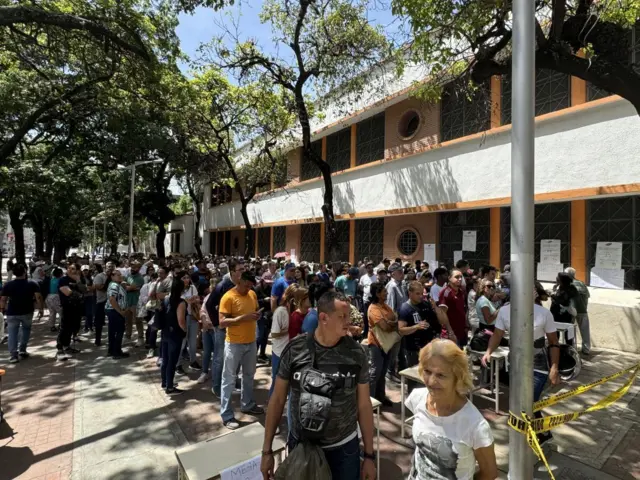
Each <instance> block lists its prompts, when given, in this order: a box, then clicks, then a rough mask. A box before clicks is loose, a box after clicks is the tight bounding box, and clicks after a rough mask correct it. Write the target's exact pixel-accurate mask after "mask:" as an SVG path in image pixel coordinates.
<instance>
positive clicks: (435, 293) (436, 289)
mask: <svg viewBox="0 0 640 480" xmlns="http://www.w3.org/2000/svg"><path fill="white" fill-rule="evenodd" d="M443 288H444V287H441V286H440V285H438V284H437V283H434V284H433V285H431V290H430V291H429V293H430V294H431V298H433V300H434V301H435V302H439V301H440V292H441V291H442V289H443Z"/></svg>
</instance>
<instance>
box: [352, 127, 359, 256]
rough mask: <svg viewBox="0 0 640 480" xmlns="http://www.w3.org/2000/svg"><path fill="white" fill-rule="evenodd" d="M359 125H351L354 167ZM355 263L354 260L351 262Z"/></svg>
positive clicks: (354, 164)
mask: <svg viewBox="0 0 640 480" xmlns="http://www.w3.org/2000/svg"><path fill="white" fill-rule="evenodd" d="M357 127H358V125H357V124H356V123H354V124H353V125H351V168H354V167H355V166H356V163H357V158H356V144H357V142H356V132H357V130H356V128H357ZM351 263H353V262H351Z"/></svg>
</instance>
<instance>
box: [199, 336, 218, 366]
mask: <svg viewBox="0 0 640 480" xmlns="http://www.w3.org/2000/svg"><path fill="white" fill-rule="evenodd" d="M215 342H216V333H215V332H214V331H213V330H202V373H204V374H207V373H209V370H211V356H212V355H213V350H214V348H215Z"/></svg>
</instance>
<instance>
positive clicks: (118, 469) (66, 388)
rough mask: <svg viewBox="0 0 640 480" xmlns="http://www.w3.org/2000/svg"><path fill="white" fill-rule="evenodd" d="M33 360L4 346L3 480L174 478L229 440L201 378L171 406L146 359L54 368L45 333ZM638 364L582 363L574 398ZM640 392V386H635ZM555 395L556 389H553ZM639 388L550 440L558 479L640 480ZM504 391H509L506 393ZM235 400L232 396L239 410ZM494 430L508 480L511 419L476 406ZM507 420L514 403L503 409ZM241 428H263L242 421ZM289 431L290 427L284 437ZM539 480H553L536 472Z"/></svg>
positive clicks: (608, 356) (622, 360)
mask: <svg viewBox="0 0 640 480" xmlns="http://www.w3.org/2000/svg"><path fill="white" fill-rule="evenodd" d="M32 339H33V342H32V346H31V347H30V351H31V352H32V354H33V355H32V358H30V359H28V360H27V361H24V362H21V363H20V364H18V365H9V366H6V367H5V365H7V362H8V354H7V350H6V345H3V346H1V347H0V367H2V368H6V370H7V374H6V375H5V377H4V379H3V395H2V401H3V407H4V410H5V413H6V422H5V423H3V424H2V426H0V442H1V443H0V465H1V466H2V467H1V468H0V480H5V479H7V480H9V479H12V480H13V479H20V480H27V479H29V480H31V479H38V480H50V479H51V480H53V479H56V480H57V479H60V480H66V479H69V478H71V479H74V480H85V479H87V480H89V479H109V480H113V479H122V480H125V479H126V480H130V479H171V478H175V475H176V469H177V467H176V461H175V456H174V453H173V452H174V450H175V449H176V448H179V447H180V446H182V445H186V444H187V443H195V442H199V441H203V440H206V439H208V438H212V437H215V436H217V435H219V434H220V433H223V432H224V431H225V429H224V427H223V426H222V424H221V420H220V416H219V401H217V400H216V399H215V397H214V396H213V394H212V393H211V390H210V388H211V384H210V382H207V384H204V385H199V384H197V383H196V381H195V380H196V378H197V376H198V373H199V372H195V371H190V372H188V375H186V376H183V377H177V380H178V381H179V382H180V386H181V388H184V389H186V390H187V392H186V393H184V394H183V395H181V396H178V397H174V398H172V399H169V398H168V397H167V396H166V395H165V394H164V392H162V390H161V389H160V385H159V384H160V378H159V370H158V368H157V367H156V366H155V359H153V360H148V359H146V358H144V357H145V352H143V351H142V349H137V351H136V349H131V351H132V352H135V353H134V354H133V355H132V357H131V358H129V359H125V360H113V359H110V358H107V357H105V353H106V347H105V346H103V347H101V348H96V347H94V346H93V345H92V343H91V342H90V341H85V342H83V343H82V344H81V347H83V348H84V349H85V350H84V351H83V352H82V354H80V355H79V356H78V359H76V360H70V361H68V362H66V363H56V362H55V360H54V358H53V355H54V352H55V348H54V345H55V334H52V333H50V332H49V331H48V328H47V327H46V326H45V325H44V324H35V325H34V329H33V335H32ZM638 361H640V356H634V355H629V354H624V353H620V352H613V351H603V352H600V353H597V354H596V355H593V357H592V358H591V359H590V360H589V361H586V362H585V365H584V367H583V372H582V374H581V375H580V377H579V381H575V382H572V384H571V385H568V386H566V387H565V388H573V387H574V386H576V385H578V384H582V383H587V382H590V381H592V380H595V379H597V378H600V377H602V376H604V375H607V374H610V373H613V372H614V371H617V370H619V369H622V368H625V367H627V366H630V365H632V364H634V363H637V362H638ZM270 381H271V380H270V367H269V366H268V365H264V366H259V367H258V373H257V375H256V388H255V390H256V400H257V402H258V403H259V404H263V405H264V404H265V402H266V399H267V392H268V388H269V385H270ZM624 381H625V379H624V378H621V379H618V380H616V381H614V382H611V384H610V385H607V386H602V387H598V388H596V389H594V390H592V391H591V392H588V393H586V394H584V395H581V396H580V397H575V398H573V399H571V400H569V401H567V402H564V403H565V404H564V405H563V404H560V405H558V406H556V407H553V408H550V409H549V410H548V413H561V412H567V411H570V410H577V409H581V408H584V406H585V405H590V404H592V403H595V402H596V401H597V400H598V399H600V398H602V397H603V396H604V395H605V394H606V393H609V392H611V391H613V390H614V389H615V388H617V387H619V386H620V385H622V384H623V382H624ZM638 383H639V384H640V381H639V382H638ZM555 390H558V391H559V389H555ZM639 391H640V386H638V385H634V386H633V387H632V389H631V390H630V392H629V393H628V394H627V396H625V397H624V398H623V399H622V400H620V401H619V402H618V403H616V404H615V405H614V406H612V407H610V408H609V409H607V410H604V411H600V412H596V413H593V414H590V415H587V416H585V417H583V418H581V419H579V420H577V421H575V422H572V423H571V424H568V425H565V426H562V427H560V428H558V429H557V430H554V434H555V445H556V447H555V450H556V451H554V452H553V453H552V454H551V455H550V456H549V460H550V462H551V464H552V466H553V468H554V471H555V474H556V478H558V479H559V480H560V479H580V480H587V479H594V480H616V479H619V480H627V479H640V451H639V450H638V447H637V446H638V445H639V444H640V420H639V419H640V415H639V414H640V396H639V395H638V392H639ZM505 392H507V390H506V389H505ZM388 393H389V396H390V397H391V398H392V400H394V401H396V402H399V400H400V392H399V388H398V386H397V385H395V384H392V383H391V382H388ZM238 403H239V396H238V395H237V394H234V405H235V406H236V408H238ZM476 404H477V405H478V407H480V408H481V410H482V412H483V414H484V415H485V417H486V418H487V419H488V420H489V422H490V423H491V425H492V428H493V432H494V435H495V438H496V454H497V457H498V464H499V468H500V470H501V476H500V478H507V477H506V473H504V472H506V471H507V469H508V465H507V462H508V427H507V425H506V416H504V415H495V414H494V413H493V411H492V410H491V409H490V405H488V403H482V401H481V400H479V401H477V403H476ZM501 406H502V409H503V411H506V410H507V395H506V394H505V395H504V398H503V401H502V405H501ZM237 414H238V419H239V420H240V421H241V422H246V423H250V422H254V421H256V420H258V421H260V422H263V421H264V417H258V418H257V419H256V418H254V417H251V416H246V415H242V414H240V412H239V410H238V411H237ZM285 429H286V422H283V425H282V431H283V434H284V432H285ZM381 430H382V434H383V437H382V442H381V470H382V471H381V478H382V479H384V480H400V479H404V478H406V475H407V474H408V471H409V468H410V465H411V456H412V452H413V449H412V446H411V443H410V440H409V439H406V440H404V441H403V440H401V439H400V408H399V404H396V405H395V407H394V408H392V409H385V410H383V412H382V422H381ZM536 478H540V479H544V478H548V475H547V474H546V473H545V472H544V471H540V472H539V473H538V474H537V475H536Z"/></svg>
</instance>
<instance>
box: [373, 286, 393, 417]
mask: <svg viewBox="0 0 640 480" xmlns="http://www.w3.org/2000/svg"><path fill="white" fill-rule="evenodd" d="M386 300H387V289H386V288H385V287H384V285H383V284H382V283H380V282H373V283H372V284H371V305H369V310H368V311H367V317H368V320H369V333H368V337H367V338H368V341H369V358H370V359H371V361H370V367H369V390H370V395H371V396H372V397H374V398H376V399H377V400H379V401H380V402H382V404H383V405H384V406H387V407H389V406H393V402H392V401H391V400H389V399H388V398H387V396H386V392H385V390H386V384H385V373H386V371H387V369H388V367H389V360H390V358H391V357H390V355H389V353H388V352H385V351H384V349H383V348H382V346H381V344H380V342H379V341H378V339H377V338H376V334H375V330H376V329H375V328H374V327H376V326H378V327H379V328H380V329H381V330H382V331H384V332H392V331H394V330H396V331H397V329H398V319H397V317H396V314H395V313H394V311H393V310H392V309H391V308H390V307H389V305H387V304H386Z"/></svg>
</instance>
